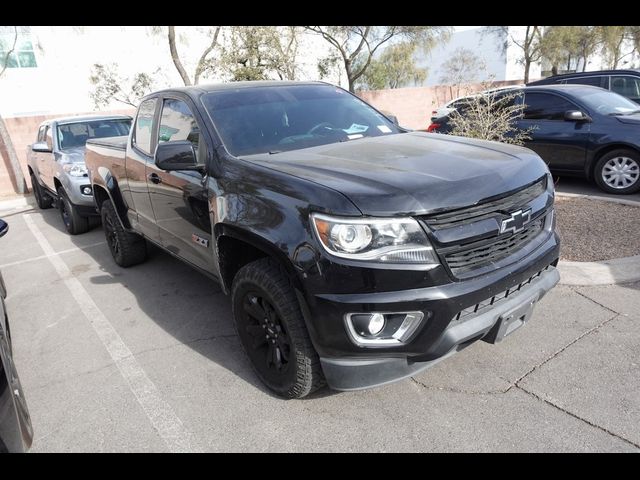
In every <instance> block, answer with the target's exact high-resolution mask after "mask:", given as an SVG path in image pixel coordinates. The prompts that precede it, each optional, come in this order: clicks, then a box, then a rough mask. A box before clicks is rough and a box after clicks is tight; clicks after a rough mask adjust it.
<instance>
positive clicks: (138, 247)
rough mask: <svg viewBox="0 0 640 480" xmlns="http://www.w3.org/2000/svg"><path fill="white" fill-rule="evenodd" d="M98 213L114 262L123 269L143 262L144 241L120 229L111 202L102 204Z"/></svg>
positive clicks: (144, 257)
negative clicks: (100, 216)
mask: <svg viewBox="0 0 640 480" xmlns="http://www.w3.org/2000/svg"><path fill="white" fill-rule="evenodd" d="M100 213H101V215H102V226H103V227H104V233H105V236H106V237H107V245H109V250H111V255H112V256H113V259H114V260H115V262H116V263H117V264H118V265H120V266H121V267H125V268H126V267H131V266H133V265H137V264H138V263H142V262H144V261H145V259H146V258H147V242H146V240H145V239H144V238H143V237H141V236H140V235H137V234H135V233H131V232H127V231H126V230H125V229H124V228H123V227H122V224H121V223H120V220H119V219H118V214H117V213H116V209H115V207H114V206H113V203H111V200H105V201H104V202H103V204H102V208H101V210H100Z"/></svg>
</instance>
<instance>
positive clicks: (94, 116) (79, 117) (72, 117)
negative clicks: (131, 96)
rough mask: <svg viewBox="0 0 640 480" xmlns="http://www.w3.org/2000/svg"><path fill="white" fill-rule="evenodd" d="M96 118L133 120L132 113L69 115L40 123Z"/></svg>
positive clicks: (60, 122)
mask: <svg viewBox="0 0 640 480" xmlns="http://www.w3.org/2000/svg"><path fill="white" fill-rule="evenodd" d="M95 120H132V117H131V115H76V116H73V115H72V116H68V117H58V118H50V119H49V120H45V121H44V122H42V123H41V124H40V126H42V125H47V124H51V123H54V122H55V123H57V124H58V125H60V124H68V123H82V122H92V121H95Z"/></svg>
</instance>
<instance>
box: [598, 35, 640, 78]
mask: <svg viewBox="0 0 640 480" xmlns="http://www.w3.org/2000/svg"><path fill="white" fill-rule="evenodd" d="M637 29H638V27H627V26H622V25H607V26H600V27H598V32H599V34H600V35H599V36H600V43H601V51H602V55H603V56H604V57H605V59H606V62H607V64H608V66H609V68H611V69H616V68H618V64H619V63H620V61H621V60H622V59H623V58H624V57H626V56H628V55H631V54H633V52H634V51H636V48H637V44H636V39H637V37H636V35H637ZM627 41H629V42H632V43H633V47H632V49H631V51H628V52H626V53H624V47H625V43H627Z"/></svg>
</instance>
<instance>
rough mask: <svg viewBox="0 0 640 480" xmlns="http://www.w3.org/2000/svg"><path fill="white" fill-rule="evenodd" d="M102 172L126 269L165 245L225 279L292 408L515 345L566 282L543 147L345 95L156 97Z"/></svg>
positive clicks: (99, 200) (266, 85)
mask: <svg viewBox="0 0 640 480" xmlns="http://www.w3.org/2000/svg"><path fill="white" fill-rule="evenodd" d="M86 165H87V168H88V169H89V172H90V178H91V182H92V186H93V192H94V197H95V203H96V207H97V208H98V210H99V211H100V212H101V214H102V220H103V225H104V229H105V233H106V237H107V242H108V245H109V248H110V249H111V253H112V254H113V257H114V259H115V261H116V263H117V264H118V265H121V266H123V267H128V266H131V265H134V264H137V263H139V262H142V261H143V260H144V259H145V255H146V242H147V241H149V242H152V243H154V244H156V245H159V246H160V247H161V248H163V249H164V250H166V251H167V252H169V253H170V254H172V255H175V256H176V257H178V258H180V259H182V260H184V261H185V262H187V263H189V264H191V265H192V266H194V267H195V268H197V269H199V270H200V271H202V272H203V273H205V274H206V275H209V276H211V277H213V278H215V279H217V280H218V281H219V283H220V285H221V287H222V289H223V291H224V292H225V293H227V294H230V295H231V301H232V307H233V315H234V320H235V325H236V329H237V332H238V336H239V338H240V340H241V343H242V345H243V347H244V349H245V351H246V353H247V356H248V358H249V360H250V361H251V363H252V365H253V367H254V369H255V371H256V373H257V375H258V376H259V377H260V378H261V380H262V381H263V382H264V383H265V384H266V385H267V386H268V387H269V388H270V389H272V390H273V391H275V392H277V393H278V394H280V395H282V396H284V397H288V398H294V397H298V398H299V397H303V396H305V395H307V394H309V393H311V392H312V391H314V390H316V389H317V388H318V387H320V386H322V385H324V384H325V383H327V384H328V385H329V386H330V387H332V388H334V389H337V390H354V389H360V388H367V387H372V386H376V385H382V384H385V383H389V382H392V381H395V380H399V379H401V378H405V377H408V376H411V375H414V374H415V373H417V372H419V371H421V370H423V369H425V368H427V367H428V366H430V365H433V364H434V363H435V362H436V361H438V360H441V359H443V358H445V357H447V356H449V355H451V354H453V353H455V352H456V351H460V350H461V349H463V348H465V347H467V346H468V345H470V344H471V343H473V342H475V341H476V340H480V339H482V340H485V341H487V342H491V343H496V342H499V341H501V340H502V339H503V338H504V337H505V336H506V335H508V334H510V333H511V332H512V331H514V330H515V329H516V328H518V327H519V326H521V325H523V324H524V323H525V322H526V321H527V320H528V319H529V317H530V315H531V312H532V310H533V306H534V304H535V303H536V302H537V301H538V300H539V299H540V298H541V297H542V296H543V295H544V294H545V293H546V292H547V291H549V290H550V289H551V288H553V286H554V285H555V284H556V283H557V282H558V280H559V274H558V271H557V270H556V268H555V266H556V264H557V262H558V256H559V239H558V236H557V235H556V233H555V218H554V209H553V200H554V191H553V182H552V181H551V177H550V175H549V171H548V169H547V167H546V165H545V164H544V162H543V161H542V160H541V159H540V157H538V155H536V154H535V153H534V152H532V151H531V150H528V149H525V148H519V147H514V146H508V145H503V144H499V143H493V142H484V141H474V140H469V139H463V138H457V137H452V136H444V135H436V134H428V133H422V132H410V131H407V130H405V129H402V128H400V127H399V126H397V125H396V124H395V123H394V122H391V121H390V120H389V119H388V118H387V117H385V116H384V115H383V114H382V113H380V112H379V111H377V110H376V109H374V108H373V107H371V106H369V105H368V104H366V103H365V102H363V101H362V100H360V99H358V98H357V97H356V96H354V95H351V94H350V93H349V92H347V91H345V90H343V89H341V88H337V87H335V86H332V85H328V84H325V83H315V82H313V83H295V82H244V83H229V84H224V85H210V86H197V87H186V88H176V89H169V90H163V91H160V92H156V93H153V94H151V95H149V96H147V97H145V98H144V99H143V100H142V102H141V103H140V106H139V108H138V112H137V116H136V119H135V122H134V125H133V128H132V130H131V134H130V135H129V137H114V138H110V139H104V138H103V139H98V140H91V141H89V142H87V155H86ZM212 314H213V313H212ZM176 321H179V319H176Z"/></svg>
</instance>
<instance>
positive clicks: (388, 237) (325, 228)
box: [311, 213, 439, 267]
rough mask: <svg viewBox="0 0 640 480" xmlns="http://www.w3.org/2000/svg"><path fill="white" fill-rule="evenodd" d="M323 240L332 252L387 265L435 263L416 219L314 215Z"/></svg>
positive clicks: (431, 250) (433, 255)
mask: <svg viewBox="0 0 640 480" xmlns="http://www.w3.org/2000/svg"><path fill="white" fill-rule="evenodd" d="M311 223H312V224H313V228H314V230H315V233H316V235H317V236H318V239H319V240H320V243H321V244H322V246H323V247H324V249H325V250H326V251H327V252H329V253H330V254H331V255H335V256H337V257H342V258H348V259H351V260H365V261H370V262H377V263H386V264H405V265H406V264H412V265H422V266H425V267H426V266H431V267H433V266H436V265H438V264H439V262H438V259H437V257H436V255H435V253H434V252H433V248H432V246H431V244H430V243H429V239H428V238H427V235H426V234H425V232H424V230H422V228H421V227H420V225H419V224H418V222H417V221H416V220H414V219H413V218H350V217H332V216H328V215H321V214H317V213H313V214H311Z"/></svg>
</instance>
